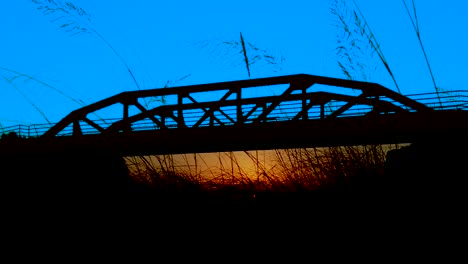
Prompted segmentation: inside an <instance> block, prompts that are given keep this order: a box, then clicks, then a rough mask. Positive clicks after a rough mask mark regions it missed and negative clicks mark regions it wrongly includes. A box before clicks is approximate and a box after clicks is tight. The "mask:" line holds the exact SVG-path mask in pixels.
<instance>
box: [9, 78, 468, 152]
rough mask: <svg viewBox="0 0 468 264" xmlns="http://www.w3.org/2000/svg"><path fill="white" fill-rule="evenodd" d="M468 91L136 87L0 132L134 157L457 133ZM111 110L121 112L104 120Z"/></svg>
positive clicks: (250, 83)
mask: <svg viewBox="0 0 468 264" xmlns="http://www.w3.org/2000/svg"><path fill="white" fill-rule="evenodd" d="M265 90H270V91H273V90H274V91H275V92H274V94H272V95H271V94H270V95H266V93H264V92H260V91H265ZM332 91H333V92H332ZM467 98H468V91H453V92H451V93H441V92H439V93H438V94H435V93H425V94H414V95H408V96H404V95H401V94H399V93H396V92H394V91H392V90H390V89H388V88H386V87H384V86H382V85H379V84H376V83H369V82H360V81H353V80H344V79H337V78H330V77H323V76H314V75H307V74H297V75H287V76H278V77H271V78H259V79H249V80H239V81H231V82H220V83H209V84H200V85H191V86H179V87H171V88H160V89H151V90H139V91H129V92H123V93H120V94H117V95H114V96H111V97H109V98H106V99H104V100H101V101H98V102H96V103H93V104H90V105H88V106H85V107H83V108H80V109H77V110H75V111H72V112H71V113H70V114H68V115H67V116H66V117H65V118H63V119H62V120H61V121H59V122H58V123H56V124H37V125H29V126H23V125H18V126H13V127H8V128H3V133H4V134H5V135H8V134H9V133H11V132H15V133H16V135H18V136H19V138H18V139H17V140H1V141H0V152H3V153H8V152H17V153H19V152H21V151H25V150H30V149H36V150H37V152H39V153H41V152H54V151H59V150H63V149H67V148H74V147H79V148H84V149H86V150H87V151H90V152H92V151H93V150H103V149H112V150H115V151H118V153H120V154H122V155H124V156H131V155H160V154H180V153H203V152H220V151H239V150H265V149H278V148H296V147H301V148H302V147H326V146H343V145H366V144H396V143H411V142H415V141H418V140H428V141H430V140H432V139H443V138H447V139H450V138H453V136H454V135H457V136H460V137H464V135H466V133H467V131H468V122H466V121H467V120H468V111H467V110H468V100H467ZM116 109H117V110H116ZM106 110H113V111H114V112H113V113H120V114H119V116H117V117H114V118H101V117H100V115H101V113H102V112H105V111H106ZM0 132H2V131H0Z"/></svg>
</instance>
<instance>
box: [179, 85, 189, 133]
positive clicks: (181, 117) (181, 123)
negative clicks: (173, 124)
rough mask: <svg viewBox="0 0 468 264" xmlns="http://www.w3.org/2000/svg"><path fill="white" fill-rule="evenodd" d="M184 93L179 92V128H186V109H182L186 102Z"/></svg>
mask: <svg viewBox="0 0 468 264" xmlns="http://www.w3.org/2000/svg"><path fill="white" fill-rule="evenodd" d="M184 97H185V95H184V94H180V93H179V94H177V127H178V128H185V127H187V126H186V125H185V120H184V111H183V110H182V105H183V104H184V100H183V99H184Z"/></svg>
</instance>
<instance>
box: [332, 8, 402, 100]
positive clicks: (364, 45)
mask: <svg viewBox="0 0 468 264" xmlns="http://www.w3.org/2000/svg"><path fill="white" fill-rule="evenodd" d="M352 2H353V7H350V6H349V5H348V4H347V1H346V0H332V2H331V8H330V11H331V13H332V14H333V15H334V16H335V17H337V18H338V20H337V21H336V24H335V26H336V27H337V28H338V29H340V30H341V31H342V33H341V34H339V35H338V36H337V39H338V46H337V48H336V51H337V57H338V66H339V67H340V69H341V71H342V72H343V74H345V75H346V76H347V78H349V79H355V78H356V77H357V76H359V75H361V77H362V78H363V80H364V81H367V78H368V76H367V74H369V66H367V65H366V64H364V63H363V62H362V59H371V58H372V57H373V54H374V53H377V55H378V58H379V60H380V62H381V63H382V64H383V66H384V67H385V69H386V71H387V72H388V74H389V75H390V77H391V78H392V80H393V82H394V84H395V87H396V89H397V91H398V93H400V94H401V91H400V88H399V86H398V83H397V81H396V78H395V76H394V74H393V72H392V70H391V68H390V66H389V63H388V61H387V60H386V58H385V56H384V53H383V51H382V49H381V47H380V44H379V42H378V41H377V38H376V37H375V35H374V33H373V32H372V30H371V28H370V26H369V24H368V23H367V21H366V19H365V17H364V15H363V14H362V12H361V10H360V9H359V6H358V5H357V3H356V1H355V0H353V1H352ZM374 69H375V67H374Z"/></svg>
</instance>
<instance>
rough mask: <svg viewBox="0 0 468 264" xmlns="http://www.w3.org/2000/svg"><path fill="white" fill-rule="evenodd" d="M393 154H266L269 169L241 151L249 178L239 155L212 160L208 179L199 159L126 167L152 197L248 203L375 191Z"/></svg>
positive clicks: (351, 149)
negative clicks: (206, 196) (264, 197)
mask: <svg viewBox="0 0 468 264" xmlns="http://www.w3.org/2000/svg"><path fill="white" fill-rule="evenodd" d="M395 148H399V145H392V146H390V145H385V146H384V145H372V146H344V147H328V148H295V149H276V150H271V152H272V153H273V155H274V157H275V160H274V161H273V163H274V164H271V163H272V161H267V162H265V161H263V160H262V159H261V158H259V157H258V156H256V155H255V153H254V152H248V151H246V152H244V154H245V155H246V156H247V157H248V159H249V161H250V162H251V164H255V166H257V167H256V171H255V172H254V173H252V172H248V171H246V165H247V164H246V161H245V159H243V160H240V159H239V156H238V155H240V154H239V153H238V155H237V156H236V155H232V153H229V152H225V153H218V154H217V157H216V158H218V159H219V167H218V168H217V169H216V170H215V171H211V172H210V173H203V172H202V171H200V168H201V167H204V163H205V161H204V160H203V154H185V155H177V156H178V157H177V158H176V156H175V155H163V156H154V158H153V159H150V158H148V157H127V158H126V161H127V164H128V166H129V168H130V173H131V177H132V179H133V180H134V181H136V182H138V183H140V184H141V186H145V187H146V188H147V190H151V191H152V192H163V193H164V192H173V193H178V192H186V191H189V192H197V193H217V194H222V195H231V196H232V197H234V198H236V197H243V198H249V199H250V198H254V197H256V196H257V195H261V194H281V193H282V194H284V193H310V194H313V193H350V192H354V191H358V190H359V191H362V192H367V191H368V192H373V191H376V190H377V189H378V188H379V187H381V186H380V185H379V184H380V183H381V182H382V181H383V180H384V169H385V159H386V152H387V151H388V150H389V149H395ZM241 154H242V153H241ZM187 155H193V157H192V158H193V159H194V160H195V161H196V162H195V164H189V163H188V162H187V164H186V165H187V166H184V158H183V157H184V156H187ZM212 157H213V156H212ZM223 157H224V158H223ZM176 159H177V160H176ZM267 163H270V164H267ZM197 167H198V169H197ZM205 168H206V167H205Z"/></svg>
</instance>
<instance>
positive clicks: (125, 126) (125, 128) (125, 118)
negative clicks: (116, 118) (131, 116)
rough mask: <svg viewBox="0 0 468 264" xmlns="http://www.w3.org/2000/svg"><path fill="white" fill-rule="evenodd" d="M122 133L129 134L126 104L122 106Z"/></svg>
mask: <svg viewBox="0 0 468 264" xmlns="http://www.w3.org/2000/svg"><path fill="white" fill-rule="evenodd" d="M123 132H124V133H128V132H130V123H129V120H128V103H124V104H123Z"/></svg>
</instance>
